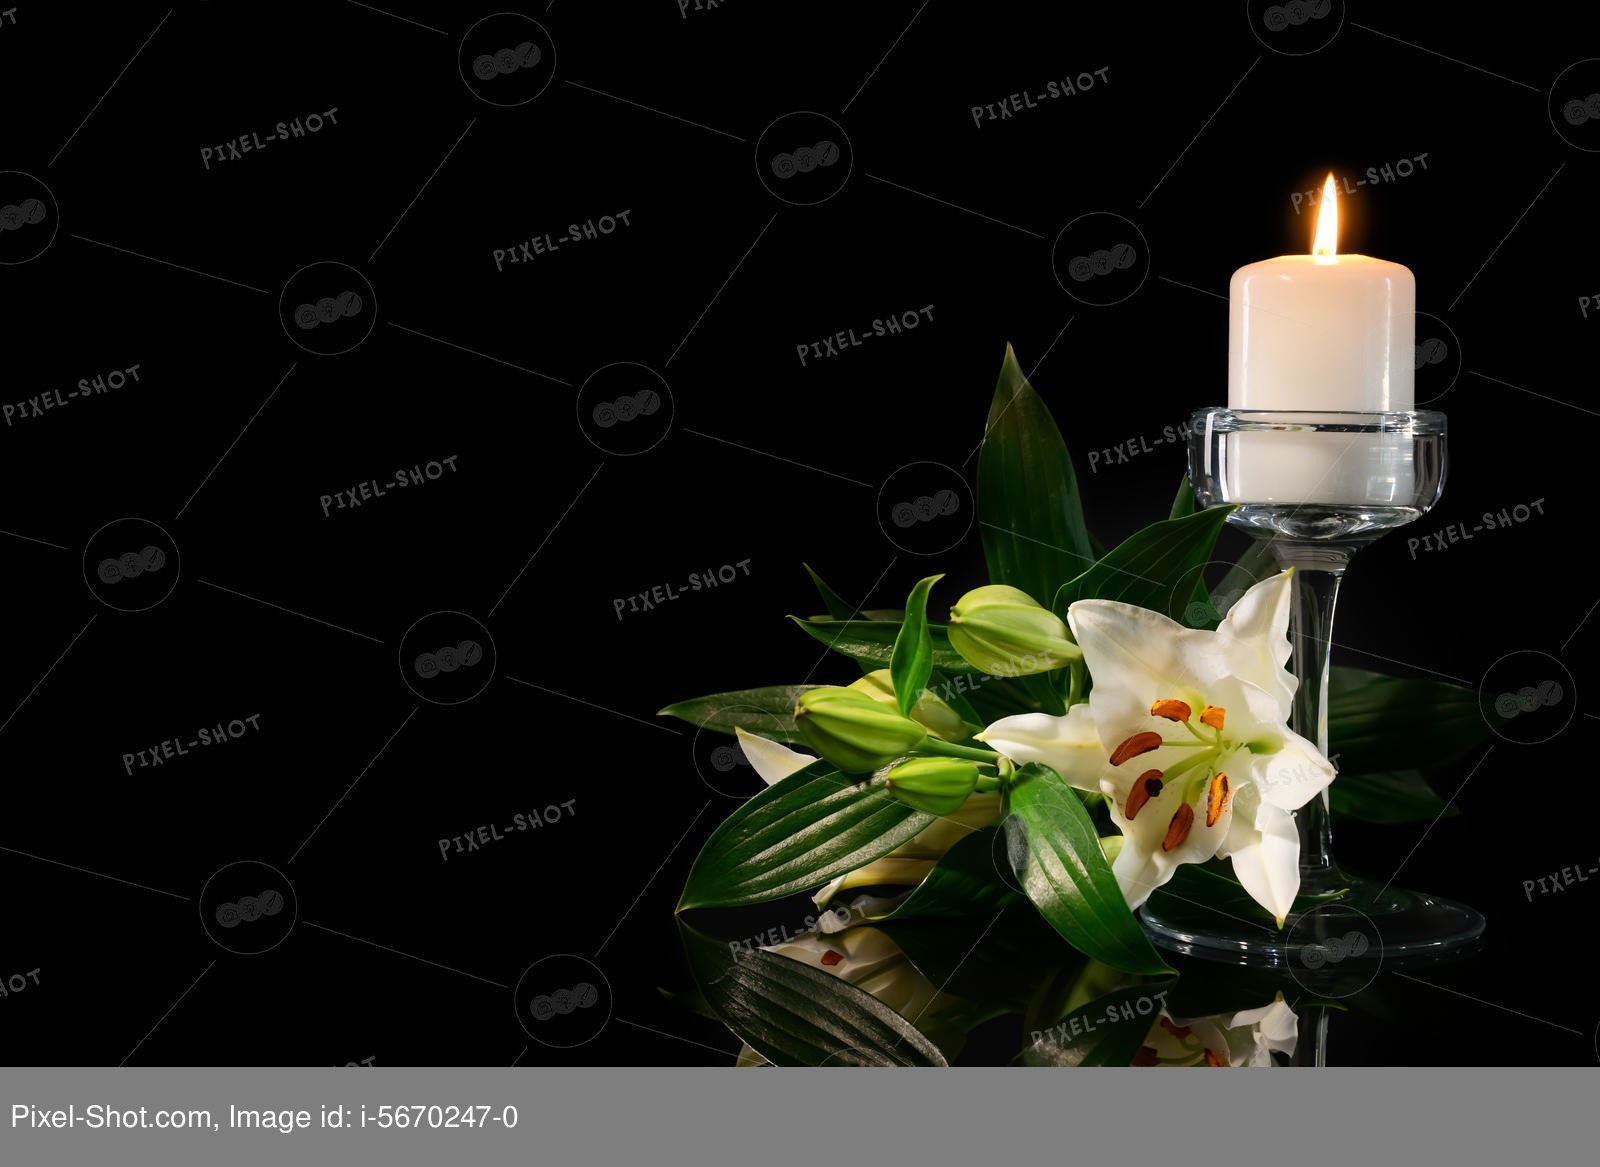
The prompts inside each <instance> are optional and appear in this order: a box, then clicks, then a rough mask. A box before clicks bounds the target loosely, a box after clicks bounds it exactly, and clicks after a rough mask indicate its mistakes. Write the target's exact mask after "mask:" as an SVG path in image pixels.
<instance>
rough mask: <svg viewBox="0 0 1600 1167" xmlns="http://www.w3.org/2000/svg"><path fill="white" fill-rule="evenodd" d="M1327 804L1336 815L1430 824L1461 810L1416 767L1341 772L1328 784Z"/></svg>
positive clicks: (1370, 819)
mask: <svg viewBox="0 0 1600 1167" xmlns="http://www.w3.org/2000/svg"><path fill="white" fill-rule="evenodd" d="M1328 804H1329V807H1330V809H1331V810H1332V811H1333V814H1334V817H1335V818H1347V819H1359V820H1361V821H1363V822H1369V823H1431V822H1432V821H1433V820H1434V819H1437V818H1441V817H1442V818H1450V817H1452V816H1454V815H1458V814H1460V813H1461V811H1460V810H1459V809H1458V808H1457V807H1453V806H1451V805H1450V804H1449V803H1448V802H1446V801H1445V800H1444V799H1442V798H1440V797H1439V796H1438V795H1437V794H1435V793H1434V791H1433V787H1431V786H1429V785H1428V780H1427V779H1426V778H1424V777H1423V776H1422V773H1421V772H1420V771H1418V770H1392V771H1385V772H1377V773H1367V774H1344V773H1341V774H1340V775H1339V776H1338V777H1337V778H1335V779H1334V780H1333V785H1332V786H1330V787H1328Z"/></svg>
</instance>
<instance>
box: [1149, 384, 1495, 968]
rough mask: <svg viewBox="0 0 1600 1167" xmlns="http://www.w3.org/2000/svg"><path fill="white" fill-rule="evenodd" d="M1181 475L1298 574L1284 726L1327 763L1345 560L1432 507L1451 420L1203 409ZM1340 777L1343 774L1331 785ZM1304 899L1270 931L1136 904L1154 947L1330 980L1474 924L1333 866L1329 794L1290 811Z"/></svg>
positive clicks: (1461, 947)
mask: <svg viewBox="0 0 1600 1167" xmlns="http://www.w3.org/2000/svg"><path fill="white" fill-rule="evenodd" d="M1190 424H1191V435H1190V438H1189V481H1190V484H1191V485H1192V486H1193V488H1194V494H1195V505H1196V506H1197V507H1199V508H1202V509H1204V508H1208V507H1214V506H1233V507H1234V508H1235V509H1234V511H1233V512H1232V513H1231V514H1230V515H1229V516H1228V521H1229V522H1230V523H1232V524H1234V525H1235V526H1239V527H1242V528H1244V529H1245V530H1246V531H1248V532H1250V533H1251V534H1252V535H1253V536H1255V537H1257V538H1260V539H1264V540H1266V541H1267V545H1268V548H1269V550H1270V551H1271V553H1272V556H1273V558H1274V560H1275V561H1276V562H1277V564H1278V566H1279V567H1280V568H1281V569H1287V568H1293V569H1294V576H1293V581H1292V584H1291V594H1292V608H1291V620H1290V633H1291V640H1292V646H1293V650H1292V661H1291V663H1292V667H1293V671H1294V674H1295V676H1296V677H1297V678H1298V679H1299V684H1298V687H1297V688H1296V691H1295V699H1294V707H1293V716H1292V719H1291V723H1290V724H1291V726H1292V728H1293V729H1294V730H1295V732H1297V733H1299V734H1300V735H1301V736H1302V737H1304V738H1306V739H1307V740H1308V741H1311V742H1314V743H1315V744H1316V746H1317V748H1318V749H1319V750H1321V751H1322V753H1323V754H1324V755H1325V756H1326V755H1327V754H1328V673H1329V663H1330V655H1331V649H1332V644H1333V636H1332V634H1333V613H1334V603H1335V600H1336V599H1337V596H1338V591H1339V583H1340V580H1341V579H1342V578H1343V576H1344V572H1345V569H1346V568H1347V567H1348V566H1349V564H1350V560H1351V557H1352V556H1353V555H1354V554H1355V553H1356V551H1358V550H1359V549H1360V548H1362V547H1364V546H1366V545H1367V544H1368V543H1371V542H1372V541H1373V540H1375V539H1377V538H1379V537H1380V536H1382V535H1383V534H1385V533H1386V532H1388V531H1391V530H1393V529H1394V528H1396V527H1400V526H1404V525H1405V524H1407V523H1410V522H1412V521H1413V520H1415V519H1417V518H1420V517H1421V516H1422V515H1423V514H1425V513H1427V511H1428V510H1429V508H1430V507H1432V506H1433V505H1434V503H1435V502H1437V501H1438V499H1439V495H1440V492H1441V491H1442V490H1443V487H1444V479H1445V418H1444V415H1443V414H1442V413H1437V412H1433V411H1426V410H1424V411H1406V412H1382V413H1366V412H1305V411H1277V410H1234V409H1221V408H1211V409H1203V410H1200V411H1198V412H1197V413H1195V414H1194V416H1193V418H1192V419H1191V422H1190ZM1334 781H1335V782H1337V781H1338V779H1337V778H1335V779H1334ZM1295 822H1296V826H1297V828H1298V831H1299V836H1300V895H1299V898H1298V899H1297V900H1296V902H1295V908H1294V910H1293V911H1292V912H1291V914H1290V915H1289V916H1288V917H1287V918H1286V919H1285V921H1284V927H1283V928H1282V929H1279V928H1278V927H1277V926H1276V924H1275V923H1274V921H1272V920H1271V919H1269V918H1267V916H1266V913H1265V912H1261V913H1260V920H1259V921H1255V920H1249V919H1245V918H1244V917H1242V916H1240V915H1238V914H1235V913H1234V912H1233V911H1232V910H1231V909H1230V911H1228V912H1222V911H1219V910H1218V909H1216V908H1214V907H1210V906H1207V905H1205V904H1201V903H1198V902H1195V901H1191V900H1187V899H1180V898H1179V897H1177V896H1176V895H1173V894H1170V893H1163V892H1161V891H1157V892H1156V893H1154V894H1153V895H1152V896H1151V897H1150V899H1149V900H1148V901H1147V902H1146V903H1145V905H1144V907H1143V908H1142V909H1141V916H1142V919H1143V922H1144V925H1145V929H1146V931H1147V932H1148V933H1149V934H1150V936H1151V939H1152V940H1153V941H1154V943H1156V944H1157V945H1158V946H1160V947H1163V948H1166V949H1168V950H1170V951H1174V952H1178V953H1182V954H1184V955H1187V956H1193V957H1200V958H1203V959H1210V960H1219V961H1226V962H1228V963H1233V964H1244V965H1253V966H1261V967H1270V968H1288V969H1290V970H1291V971H1297V970H1298V971H1300V972H1303V973H1304V974H1306V975H1307V976H1312V975H1315V976H1317V977H1326V976H1327V975H1328V974H1330V973H1332V972H1334V971H1335V970H1336V969H1337V971H1339V972H1340V973H1341V974H1343V975H1345V976H1349V975H1357V976H1359V975H1362V974H1363V971H1364V970H1366V969H1370V968H1374V967H1375V965H1376V963H1377V962H1379V961H1390V962H1394V961H1404V962H1405V963H1414V962H1418V961H1428V960H1434V959H1441V958H1451V957H1454V956H1458V955H1461V954H1463V953H1464V952H1465V951H1466V950H1468V949H1469V948H1470V947H1471V946H1472V945H1473V944H1474V942H1476V941H1477V940H1478V939H1479V937H1481V935H1482V933H1483V929H1484V920H1483V917H1482V916H1481V915H1480V914H1479V913H1478V912H1476V911H1474V910H1473V909H1472V908H1469V907H1467V906H1465V905H1464V904H1458V903H1455V902H1453V901H1451V900H1447V899H1443V898H1441V897H1439V896H1434V895H1429V894H1426V893H1423V892H1417V891H1411V890H1408V889H1406V888H1401V887H1396V886H1394V884H1393V881H1392V880H1390V881H1388V882H1384V881H1380V880H1376V879H1370V878H1366V877H1364V876H1360V875H1355V874H1352V873H1350V872H1348V871H1345V870H1344V869H1343V868H1341V867H1340V866H1339V865H1338V863H1337V862H1335V860H1334V857H1333V840H1332V830H1331V826H1330V822H1329V811H1328V793H1327V791H1326V790H1324V791H1323V792H1322V793H1321V794H1320V795H1319V796H1317V797H1315V798H1313V799H1312V800H1311V801H1310V802H1308V803H1307V804H1306V805H1305V806H1303V807H1301V808H1300V809H1299V810H1298V811H1297V812H1295Z"/></svg>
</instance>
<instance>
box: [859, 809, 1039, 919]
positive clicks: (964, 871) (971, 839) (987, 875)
mask: <svg viewBox="0 0 1600 1167" xmlns="http://www.w3.org/2000/svg"><path fill="white" fill-rule="evenodd" d="M999 830H1000V829H999V828H998V827H985V828H983V829H982V830H977V831H973V832H972V833H971V834H969V835H968V836H966V838H964V839H961V840H960V841H958V842H957V843H956V844H955V845H954V846H952V847H951V848H950V850H948V851H946V852H945V854H944V858H942V859H940V860H939V862H938V863H936V864H935V865H934V867H933V870H932V871H930V872H928V875H927V878H925V879H924V880H923V881H922V882H921V883H919V884H918V885H917V886H916V888H915V889H914V890H913V891H912V892H911V894H910V895H909V896H907V897H906V898H905V899H903V900H902V901H900V905H899V906H898V907H897V908H895V909H894V911H892V912H890V913H889V914H888V915H887V916H886V917H885V919H890V920H908V919H911V918H912V917H916V916H932V917H941V918H960V917H971V916H982V917H984V918H985V919H987V918H988V917H990V916H993V915H994V914H995V913H996V912H1003V911H1007V910H1009V909H1012V908H1019V907H1024V906H1026V905H1027V902H1028V901H1027V900H1026V899H1024V898H1023V896H1022V895H1021V894H1020V893H1018V892H1016V891H1014V890H1013V889H1012V888H1011V887H1010V886H1009V885H1007V884H1006V883H1005V881H1003V880H1002V879H1001V878H1000V873H999V872H998V871H997V870H996V869H995V861H996V859H997V858H998V859H999V860H1000V861H1001V862H1004V861H1005V855H1006V852H1005V848H1004V846H1001V845H997V844H996V841H995V838H996V836H997V835H998V834H999Z"/></svg>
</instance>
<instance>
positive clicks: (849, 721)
mask: <svg viewBox="0 0 1600 1167" xmlns="http://www.w3.org/2000/svg"><path fill="white" fill-rule="evenodd" d="M794 723H795V726H796V727H797V728H798V729H799V731H800V738H801V740H802V741H804V742H805V743H806V745H808V746H810V747H811V748H812V749H814V750H816V751H817V753H818V754H820V755H822V757H824V758H825V759H827V760H828V761H829V762H831V763H833V764H834V765H835V766H837V767H839V769H841V770H843V771H844V772H845V773H847V774H865V773H868V772H870V771H872V770H877V769H880V768H881V767H883V766H887V765H888V764H889V763H890V762H892V761H894V760H895V759H896V758H899V757H901V756H903V755H905V754H907V753H909V752H910V751H911V750H913V749H915V748H916V747H917V746H919V745H921V744H922V743H923V742H924V741H926V740H927V737H928V731H927V730H925V729H924V728H922V726H920V725H918V724H917V723H916V722H914V721H912V720H911V719H910V718H908V717H901V716H900V714H899V712H898V711H897V710H896V709H895V707H894V706H892V705H885V704H883V703H882V702H881V701H874V700H873V699H872V698H871V697H869V696H867V695H866V694H865V693H861V692H857V691H856V690H854V689H846V688H843V687H841V686H839V685H821V686H819V687H817V688H815V689H807V690H806V692H805V693H803V694H802V695H801V697H800V702H799V704H797V705H796V706H795V708H794Z"/></svg>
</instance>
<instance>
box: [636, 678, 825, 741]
mask: <svg viewBox="0 0 1600 1167" xmlns="http://www.w3.org/2000/svg"><path fill="white" fill-rule="evenodd" d="M815 688H817V686H816V685H768V686H766V687H765V688H761V689H730V690H729V691H728V692H726V693H711V694H708V695H707V696H705V697H694V698H691V699H690V700H688V701H679V702H678V703H677V704H675V705H668V706H667V707H666V708H665V709H662V710H658V711H657V713H656V716H657V717H676V718H679V719H680V720H683V721H687V722H688V723H689V724H690V725H694V726H699V727H700V728H701V729H714V730H716V731H717V732H718V733H732V732H733V730H734V727H735V726H742V727H743V728H744V729H746V730H748V731H749V732H750V733H754V734H759V735H760V736H762V737H765V738H771V739H772V740H773V741H782V742H792V741H799V740H800V731H799V730H797V729H796V728H795V725H794V706H795V702H797V701H798V700H800V694H802V693H804V692H805V691H806V690H807V689H815Z"/></svg>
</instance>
